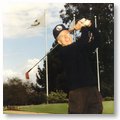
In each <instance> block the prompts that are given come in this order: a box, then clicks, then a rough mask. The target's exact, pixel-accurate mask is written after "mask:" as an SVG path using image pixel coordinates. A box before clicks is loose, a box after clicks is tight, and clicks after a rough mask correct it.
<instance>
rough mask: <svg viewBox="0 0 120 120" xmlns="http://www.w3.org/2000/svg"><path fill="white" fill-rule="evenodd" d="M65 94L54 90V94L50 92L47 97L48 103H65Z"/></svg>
mask: <svg viewBox="0 0 120 120" xmlns="http://www.w3.org/2000/svg"><path fill="white" fill-rule="evenodd" d="M67 101H68V99H67V94H66V93H64V92H63V91H62V90H56V92H51V93H50V94H49V96H48V102H49V103H65V102H67Z"/></svg>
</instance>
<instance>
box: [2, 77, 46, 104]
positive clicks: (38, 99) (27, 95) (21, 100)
mask: <svg viewBox="0 0 120 120" xmlns="http://www.w3.org/2000/svg"><path fill="white" fill-rule="evenodd" d="M33 86H34V85H33V83H30V82H22V80H21V79H19V78H17V77H16V78H11V79H8V82H6V83H4V84H3V92H4V94H3V105H4V106H9V105H10V106H14V105H29V104H41V103H45V101H46V96H45V94H44V93H42V92H40V93H38V92H36V91H35V90H34V89H33Z"/></svg>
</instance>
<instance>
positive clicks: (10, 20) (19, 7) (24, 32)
mask: <svg viewBox="0 0 120 120" xmlns="http://www.w3.org/2000/svg"><path fill="white" fill-rule="evenodd" d="M63 6H64V3H61V4H59V5H58V3H56V4H55V3H54V4H52V3H49V4H45V3H24V4H10V5H6V7H5V8H4V14H3V25H4V26H3V34H4V37H5V38H15V37H19V36H26V37H30V36H36V35H38V32H39V27H38V28H36V29H34V31H33V29H32V30H28V29H27V28H28V27H29V26H30V25H31V24H32V23H33V22H34V20H35V19H36V18H37V17H39V16H41V14H43V11H44V9H47V22H48V25H51V24H52V23H55V22H56V21H60V18H59V11H60V10H61V9H62V8H63ZM39 35H40V33H39ZM41 35H42V33H41Z"/></svg>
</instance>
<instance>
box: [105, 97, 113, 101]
mask: <svg viewBox="0 0 120 120" xmlns="http://www.w3.org/2000/svg"><path fill="white" fill-rule="evenodd" d="M111 100H114V98H113V97H105V98H104V101H111Z"/></svg>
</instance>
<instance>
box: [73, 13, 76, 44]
mask: <svg viewBox="0 0 120 120" xmlns="http://www.w3.org/2000/svg"><path fill="white" fill-rule="evenodd" d="M73 21H74V26H75V13H74V14H73ZM73 41H74V42H75V41H76V39H75V30H74V34H73Z"/></svg>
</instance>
